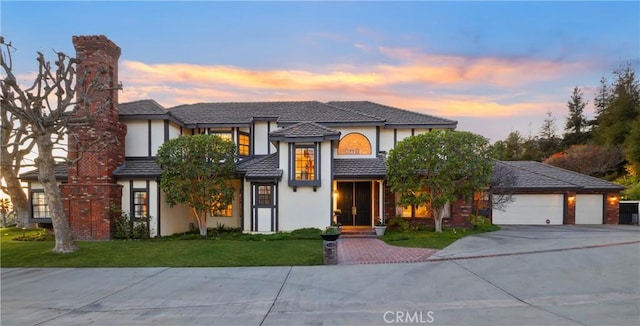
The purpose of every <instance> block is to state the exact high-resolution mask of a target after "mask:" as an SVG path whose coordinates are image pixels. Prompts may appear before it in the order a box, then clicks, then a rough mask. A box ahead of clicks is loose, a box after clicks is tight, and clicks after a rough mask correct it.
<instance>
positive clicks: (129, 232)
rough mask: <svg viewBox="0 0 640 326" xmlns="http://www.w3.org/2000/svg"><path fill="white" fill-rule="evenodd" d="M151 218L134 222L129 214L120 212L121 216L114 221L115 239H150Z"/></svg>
mask: <svg viewBox="0 0 640 326" xmlns="http://www.w3.org/2000/svg"><path fill="white" fill-rule="evenodd" d="M149 237H150V234H149V217H143V218H140V220H139V221H134V220H132V219H131V217H129V214H127V213H125V212H122V211H120V215H119V216H118V217H117V218H116V219H115V220H114V227H113V238H114V239H149Z"/></svg>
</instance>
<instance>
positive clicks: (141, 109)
mask: <svg viewBox="0 0 640 326" xmlns="http://www.w3.org/2000/svg"><path fill="white" fill-rule="evenodd" d="M118 111H119V114H120V117H129V116H162V115H166V114H167V113H169V111H168V110H167V109H165V108H164V107H163V106H162V105H160V104H159V103H158V102H156V101H154V100H139V101H133V102H127V103H120V104H118Z"/></svg>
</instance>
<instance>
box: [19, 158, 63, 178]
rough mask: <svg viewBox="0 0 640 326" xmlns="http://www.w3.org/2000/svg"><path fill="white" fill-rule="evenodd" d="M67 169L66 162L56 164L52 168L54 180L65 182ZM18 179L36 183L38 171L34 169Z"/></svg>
mask: <svg viewBox="0 0 640 326" xmlns="http://www.w3.org/2000/svg"><path fill="white" fill-rule="evenodd" d="M67 167H68V164H67V162H60V163H56V165H54V166H53V174H54V175H55V177H56V180H67V175H68V170H67ZM20 179H23V180H31V181H37V180H38V169H34V170H31V171H27V172H25V173H22V174H20Z"/></svg>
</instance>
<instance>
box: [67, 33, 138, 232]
mask: <svg viewBox="0 0 640 326" xmlns="http://www.w3.org/2000/svg"><path fill="white" fill-rule="evenodd" d="M72 40H73V45H74V47H75V49H76V58H77V59H79V62H78V63H77V66H76V70H77V79H76V80H77V81H78V83H79V84H78V85H77V86H76V87H77V88H76V96H77V97H78V98H80V96H81V94H88V96H87V98H88V99H90V101H89V103H88V105H89V106H88V111H89V112H90V119H89V120H88V123H87V124H78V125H73V126H70V127H69V135H70V136H69V137H68V154H67V156H68V158H69V160H70V161H71V162H73V163H71V164H69V167H68V179H67V183H66V184H63V185H62V187H61V188H62V194H63V199H64V204H65V210H66V213H67V216H68V218H69V223H70V225H71V231H72V233H73V235H74V237H75V238H76V239H83V240H108V239H111V234H112V224H113V223H112V222H113V219H114V218H115V217H116V216H114V213H113V211H112V210H111V207H114V206H115V207H118V208H119V207H121V200H122V186H120V185H118V184H117V183H116V179H115V178H114V177H113V171H114V170H115V169H116V168H117V167H119V166H121V165H122V164H124V160H125V154H124V153H125V152H124V141H125V135H126V133H127V130H126V126H125V125H123V124H121V123H120V122H119V117H118V116H119V112H118V58H119V57H120V48H119V47H118V46H117V45H115V44H114V43H113V42H112V41H111V40H109V39H108V38H107V37H106V36H104V35H97V36H94V35H92V36H73V39H72ZM95 80H99V81H100V82H101V84H102V85H104V86H106V87H105V88H106V89H103V90H100V91H94V90H91V87H92V86H91V83H92V82H93V81H95ZM80 82H82V84H80ZM86 111H87V110H82V109H81V110H78V113H77V117H83V116H85V115H86ZM89 144H93V146H88V145H89ZM83 148H84V149H83Z"/></svg>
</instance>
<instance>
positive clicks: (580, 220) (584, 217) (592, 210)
mask: <svg viewBox="0 0 640 326" xmlns="http://www.w3.org/2000/svg"><path fill="white" fill-rule="evenodd" d="M603 215H604V200H603V197H602V194H578V195H576V224H602V222H603V221H604V219H603Z"/></svg>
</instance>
